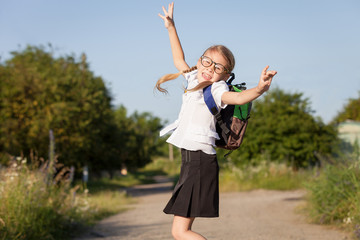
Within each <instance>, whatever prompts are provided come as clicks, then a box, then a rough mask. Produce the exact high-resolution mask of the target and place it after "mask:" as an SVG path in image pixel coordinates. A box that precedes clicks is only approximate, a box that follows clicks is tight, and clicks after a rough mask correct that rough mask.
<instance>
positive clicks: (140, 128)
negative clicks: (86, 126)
mask: <svg viewBox="0 0 360 240" xmlns="http://www.w3.org/2000/svg"><path fill="white" fill-rule="evenodd" d="M115 123H116V126H117V128H118V129H119V130H120V131H118V135H117V137H116V138H117V141H119V143H120V144H121V145H120V146H121V147H120V148H118V149H117V153H118V155H119V156H120V157H121V159H122V160H123V161H122V164H124V165H126V166H127V167H128V168H130V169H134V168H138V167H143V166H145V165H146V164H147V163H149V162H150V161H151V157H152V156H154V155H156V154H158V153H159V152H158V147H159V146H160V145H162V144H164V141H163V140H162V139H160V137H159V130H160V129H161V128H162V123H161V120H160V118H158V117H154V116H152V114H150V113H146V112H145V113H141V114H139V113H137V112H135V113H134V114H132V115H130V116H129V117H127V111H126V109H125V107H124V106H120V107H119V108H118V109H117V110H115Z"/></svg>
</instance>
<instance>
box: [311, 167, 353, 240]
mask: <svg viewBox="0 0 360 240" xmlns="http://www.w3.org/2000/svg"><path fill="white" fill-rule="evenodd" d="M306 188H307V189H308V192H309V194H308V212H309V215H310V217H311V218H312V219H313V220H314V221H315V222H317V223H321V224H336V225H340V226H342V227H345V228H347V229H351V230H352V231H353V232H354V236H355V237H356V238H357V239H360V162H359V161H347V162H345V163H341V164H336V165H327V166H325V167H324V168H323V170H322V171H321V172H320V174H319V176H318V177H316V178H314V179H312V180H311V181H309V182H308V183H307V184H306Z"/></svg>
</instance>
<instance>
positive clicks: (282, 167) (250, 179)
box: [220, 161, 311, 192]
mask: <svg viewBox="0 0 360 240" xmlns="http://www.w3.org/2000/svg"><path fill="white" fill-rule="evenodd" d="M310 174H311V173H309V172H308V171H293V169H292V168H291V167H288V166H287V165H286V164H283V163H274V162H270V161H262V162H260V163H259V164H257V165H255V166H253V165H245V166H241V167H238V166H234V165H231V164H227V165H225V166H224V167H223V168H222V170H221V171H220V191H223V192H226V191H248V190H253V189H269V190H294V189H300V188H303V187H304V186H303V184H304V182H305V181H306V179H307V178H308V177H309V175H310Z"/></svg>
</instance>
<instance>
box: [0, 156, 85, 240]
mask: <svg viewBox="0 0 360 240" xmlns="http://www.w3.org/2000/svg"><path fill="white" fill-rule="evenodd" d="M46 179H47V174H46V171H44V169H42V171H39V170H36V171H30V170H29V168H28V167H27V166H26V165H25V163H24V160H23V159H19V161H17V162H13V163H12V166H11V167H10V168H9V169H6V170H4V169H3V170H2V171H1V172H0V239H4V240H5V239H59V238H64V237H66V236H67V231H66V230H71V229H73V227H74V226H75V224H76V222H77V221H78V220H79V219H80V218H81V214H83V213H84V212H83V211H82V210H81V209H82V208H83V207H86V206H84V205H83V204H82V203H80V201H77V200H78V199H75V198H74V196H75V195H74V194H73V192H74V191H75V190H74V189H71V188H70V186H69V184H68V183H66V182H60V181H55V182H54V183H48V182H47V180H46ZM54 236H58V238H55V237H54Z"/></svg>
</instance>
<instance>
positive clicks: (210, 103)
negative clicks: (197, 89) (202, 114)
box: [203, 84, 219, 115]
mask: <svg viewBox="0 0 360 240" xmlns="http://www.w3.org/2000/svg"><path fill="white" fill-rule="evenodd" d="M211 86H212V84H211V85H209V86H207V87H205V88H204V89H203V92H204V101H205V103H206V106H207V107H208V109H209V111H210V112H211V114H212V115H216V114H217V113H218V112H219V109H218V107H217V106H216V103H215V100H214V97H213V95H212V94H211Z"/></svg>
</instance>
